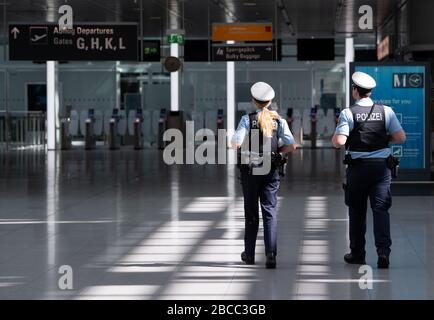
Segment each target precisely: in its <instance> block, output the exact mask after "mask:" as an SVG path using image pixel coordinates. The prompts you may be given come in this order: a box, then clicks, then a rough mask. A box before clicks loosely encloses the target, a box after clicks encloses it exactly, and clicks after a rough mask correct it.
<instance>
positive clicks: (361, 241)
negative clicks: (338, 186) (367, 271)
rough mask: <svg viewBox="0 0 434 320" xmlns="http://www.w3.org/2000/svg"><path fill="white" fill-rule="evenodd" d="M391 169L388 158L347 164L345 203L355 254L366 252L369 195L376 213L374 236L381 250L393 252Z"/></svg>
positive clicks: (385, 253) (379, 252)
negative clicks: (391, 235)
mask: <svg viewBox="0 0 434 320" xmlns="http://www.w3.org/2000/svg"><path fill="white" fill-rule="evenodd" d="M391 180H392V178H391V172H390V169H389V168H388V167H387V166H386V161H384V162H383V161H378V162H364V163H358V164H352V165H349V166H348V168H347V188H346V191H345V203H346V205H347V206H348V207H349V218H350V249H351V252H352V253H353V254H356V255H362V256H364V255H365V243H366V241H365V233H366V211H367V201H368V198H369V201H370V205H371V209H372V213H373V216H374V220H373V224H374V237H375V246H376V247H377V253H378V254H379V255H380V254H381V255H386V256H389V254H390V246H391V245H392V240H391V238H390V215H389V209H390V207H391V206H392V196H391V193H390V184H391Z"/></svg>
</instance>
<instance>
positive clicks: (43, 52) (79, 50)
mask: <svg viewBox="0 0 434 320" xmlns="http://www.w3.org/2000/svg"><path fill="white" fill-rule="evenodd" d="M137 53H138V44H137V24H135V23H131V24H130V23H122V24H74V26H73V28H72V29H62V28H60V27H59V25H57V24H48V25H47V24H10V25H9V60H30V61H35V60H37V61H48V60H54V61H69V60H71V61H74V60H86V61H92V60H104V61H110V60H111V61H125V60H126V61H137Z"/></svg>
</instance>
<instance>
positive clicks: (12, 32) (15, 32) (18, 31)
mask: <svg viewBox="0 0 434 320" xmlns="http://www.w3.org/2000/svg"><path fill="white" fill-rule="evenodd" d="M19 33H20V30H18V28H17V27H15V28H13V29H12V31H11V34H13V35H14V39H15V40H16V39H17V37H18V34H19Z"/></svg>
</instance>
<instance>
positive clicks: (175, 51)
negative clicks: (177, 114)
mask: <svg viewBox="0 0 434 320" xmlns="http://www.w3.org/2000/svg"><path fill="white" fill-rule="evenodd" d="M170 55H171V56H172V57H177V58H178V57H179V44H177V43H171V44H170ZM170 110H171V111H178V110H179V71H176V72H171V73H170Z"/></svg>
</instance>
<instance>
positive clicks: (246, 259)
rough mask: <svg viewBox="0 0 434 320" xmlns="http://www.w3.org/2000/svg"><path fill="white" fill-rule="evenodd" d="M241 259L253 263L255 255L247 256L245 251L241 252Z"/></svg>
mask: <svg viewBox="0 0 434 320" xmlns="http://www.w3.org/2000/svg"><path fill="white" fill-rule="evenodd" d="M241 260H243V261H244V262H245V263H246V264H255V257H250V256H248V255H247V253H246V252H245V251H244V252H243V253H241Z"/></svg>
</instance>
